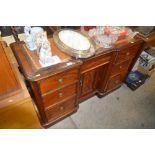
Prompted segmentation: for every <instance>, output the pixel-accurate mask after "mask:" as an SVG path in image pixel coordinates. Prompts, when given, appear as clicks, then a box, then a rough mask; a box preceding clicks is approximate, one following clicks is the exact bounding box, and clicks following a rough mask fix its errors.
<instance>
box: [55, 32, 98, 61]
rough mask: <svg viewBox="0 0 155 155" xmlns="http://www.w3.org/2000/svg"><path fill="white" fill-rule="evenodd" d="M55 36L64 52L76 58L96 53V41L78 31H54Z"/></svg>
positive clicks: (56, 41)
mask: <svg viewBox="0 0 155 155" xmlns="http://www.w3.org/2000/svg"><path fill="white" fill-rule="evenodd" d="M53 38H54V41H55V43H56V44H57V46H58V47H59V48H60V49H61V50H62V51H63V52H65V53H67V54H69V55H71V56H74V57H76V58H88V57H90V56H92V55H94V53H95V46H94V42H93V41H92V40H91V39H90V38H89V37H88V36H86V35H84V34H82V33H80V32H78V31H75V30H70V29H62V30H58V31H56V32H55V33H54V35H53Z"/></svg>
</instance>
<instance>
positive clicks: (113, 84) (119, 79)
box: [106, 71, 128, 91]
mask: <svg viewBox="0 0 155 155" xmlns="http://www.w3.org/2000/svg"><path fill="white" fill-rule="evenodd" d="M127 73H128V72H127V71H123V72H121V73H120V74H117V75H115V76H112V77H110V79H109V81H108V84H107V87H106V91H109V90H112V89H114V88H117V87H118V86H120V85H121V84H122V83H123V81H124V78H125V77H126V75H127Z"/></svg>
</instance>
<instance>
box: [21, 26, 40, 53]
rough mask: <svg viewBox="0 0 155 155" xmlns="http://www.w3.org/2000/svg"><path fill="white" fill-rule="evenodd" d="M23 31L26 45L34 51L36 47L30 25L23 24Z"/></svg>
mask: <svg viewBox="0 0 155 155" xmlns="http://www.w3.org/2000/svg"><path fill="white" fill-rule="evenodd" d="M24 32H25V36H26V45H27V47H28V48H29V49H30V50H31V51H34V50H36V49H37V47H36V44H35V38H34V36H33V35H32V34H31V27H30V26H25V27H24Z"/></svg>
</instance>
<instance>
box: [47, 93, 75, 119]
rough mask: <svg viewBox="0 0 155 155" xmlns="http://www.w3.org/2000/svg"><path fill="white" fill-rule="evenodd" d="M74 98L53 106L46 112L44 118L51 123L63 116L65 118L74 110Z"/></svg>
mask: <svg viewBox="0 0 155 155" xmlns="http://www.w3.org/2000/svg"><path fill="white" fill-rule="evenodd" d="M75 102H76V99H75V96H73V97H71V98H70V99H69V100H67V101H65V102H62V103H59V104H57V105H54V106H53V107H52V108H50V109H48V110H46V112H45V113H46V117H47V119H48V121H50V122H52V121H54V120H56V119H59V118H61V117H63V116H66V115H68V114H70V113H72V112H73V111H74V110H76V108H77V107H76V106H75Z"/></svg>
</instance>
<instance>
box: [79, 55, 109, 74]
mask: <svg viewBox="0 0 155 155" xmlns="http://www.w3.org/2000/svg"><path fill="white" fill-rule="evenodd" d="M110 59H111V54H108V55H107V56H101V57H99V58H94V59H91V60H89V61H87V62H84V64H82V66H81V73H85V72H88V71H90V70H93V69H95V68H97V67H100V66H102V65H103V64H106V63H108V62H109V61H110Z"/></svg>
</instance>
